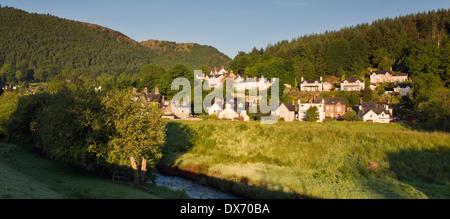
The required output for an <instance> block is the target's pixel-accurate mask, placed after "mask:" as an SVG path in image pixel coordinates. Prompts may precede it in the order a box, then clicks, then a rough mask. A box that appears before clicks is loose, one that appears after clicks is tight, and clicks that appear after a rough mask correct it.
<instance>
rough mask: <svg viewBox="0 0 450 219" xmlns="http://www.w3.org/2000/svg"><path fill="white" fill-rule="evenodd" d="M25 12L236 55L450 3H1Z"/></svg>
mask: <svg viewBox="0 0 450 219" xmlns="http://www.w3.org/2000/svg"><path fill="white" fill-rule="evenodd" d="M0 4H1V5H2V6H5V5H7V6H11V7H15V8H19V9H23V10H25V11H28V12H36V13H39V14H47V13H48V14H52V15H55V16H58V17H61V18H67V19H71V20H77V21H83V22H89V23H94V24H98V25H101V26H105V27H108V28H111V29H113V30H117V31H119V32H122V33H123V34H125V35H127V36H129V37H130V38H132V39H134V40H136V41H139V42H140V41H144V40H148V39H158V40H169V41H175V42H178V43H186V42H194V43H199V44H204V45H211V46H214V47H216V48H217V49H219V50H220V51H221V52H223V53H225V54H227V55H228V56H230V57H231V58H233V57H234V56H235V55H236V54H237V53H238V51H245V52H248V51H250V50H251V49H252V48H253V47H257V48H265V47H266V46H267V45H268V44H269V43H271V44H275V43H276V42H278V41H281V40H291V39H293V38H297V37H299V36H302V35H305V34H312V33H323V32H325V31H326V30H338V29H340V28H343V27H350V26H354V25H357V24H360V23H370V22H372V21H374V20H377V19H379V18H386V17H389V18H395V17H396V16H400V15H406V14H411V13H417V12H424V11H429V10H437V9H441V8H444V9H448V8H450V1H449V0H427V1H417V0H371V1H365V0H228V1H225V0H223V1H216V0H191V1H187V0H161V1H155V0H147V1H144V0H128V1H118V0H109V1H107V0H77V1H73V0H72V1H68V0H39V1H37V0H0Z"/></svg>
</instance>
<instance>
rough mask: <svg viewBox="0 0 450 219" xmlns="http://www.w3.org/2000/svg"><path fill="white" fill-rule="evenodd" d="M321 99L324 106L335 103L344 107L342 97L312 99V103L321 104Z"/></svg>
mask: <svg viewBox="0 0 450 219" xmlns="http://www.w3.org/2000/svg"><path fill="white" fill-rule="evenodd" d="M322 99H323V100H324V102H325V104H326V105H336V104H337V103H341V104H342V105H345V98H343V97H324V98H321V97H319V98H315V99H314V103H322Z"/></svg>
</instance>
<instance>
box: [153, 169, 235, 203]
mask: <svg viewBox="0 0 450 219" xmlns="http://www.w3.org/2000/svg"><path fill="white" fill-rule="evenodd" d="M156 176H157V177H156V180H155V183H156V184H157V185H159V186H166V187H169V188H170V189H173V190H180V189H184V190H186V193H187V194H188V196H189V197H191V198H193V199H200V197H201V196H202V194H203V193H204V192H205V190H206V189H207V190H206V193H205V195H204V196H203V198H202V199H242V197H239V196H236V195H233V194H229V193H226V192H223V191H221V190H218V189H215V188H213V187H210V186H204V185H201V184H198V183H196V182H193V181H191V180H187V179H184V178H181V177H177V176H169V175H164V174H160V173H157V174H156Z"/></svg>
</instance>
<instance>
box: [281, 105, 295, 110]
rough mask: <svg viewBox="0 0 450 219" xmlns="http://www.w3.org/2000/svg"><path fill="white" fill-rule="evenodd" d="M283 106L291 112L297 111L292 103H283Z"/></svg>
mask: <svg viewBox="0 0 450 219" xmlns="http://www.w3.org/2000/svg"><path fill="white" fill-rule="evenodd" d="M281 105H284V106H285V107H286V108H287V109H288V110H289V111H295V105H294V104H292V103H281V104H280V106H281Z"/></svg>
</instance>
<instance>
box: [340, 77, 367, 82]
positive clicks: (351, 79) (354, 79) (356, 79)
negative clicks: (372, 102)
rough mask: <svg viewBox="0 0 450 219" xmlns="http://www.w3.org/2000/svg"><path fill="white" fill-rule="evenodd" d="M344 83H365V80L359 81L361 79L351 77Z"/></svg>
mask: <svg viewBox="0 0 450 219" xmlns="http://www.w3.org/2000/svg"><path fill="white" fill-rule="evenodd" d="M343 81H348V82H349V83H355V82H356V81H360V82H364V80H363V79H359V78H356V77H351V78H348V79H345V80H343Z"/></svg>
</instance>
